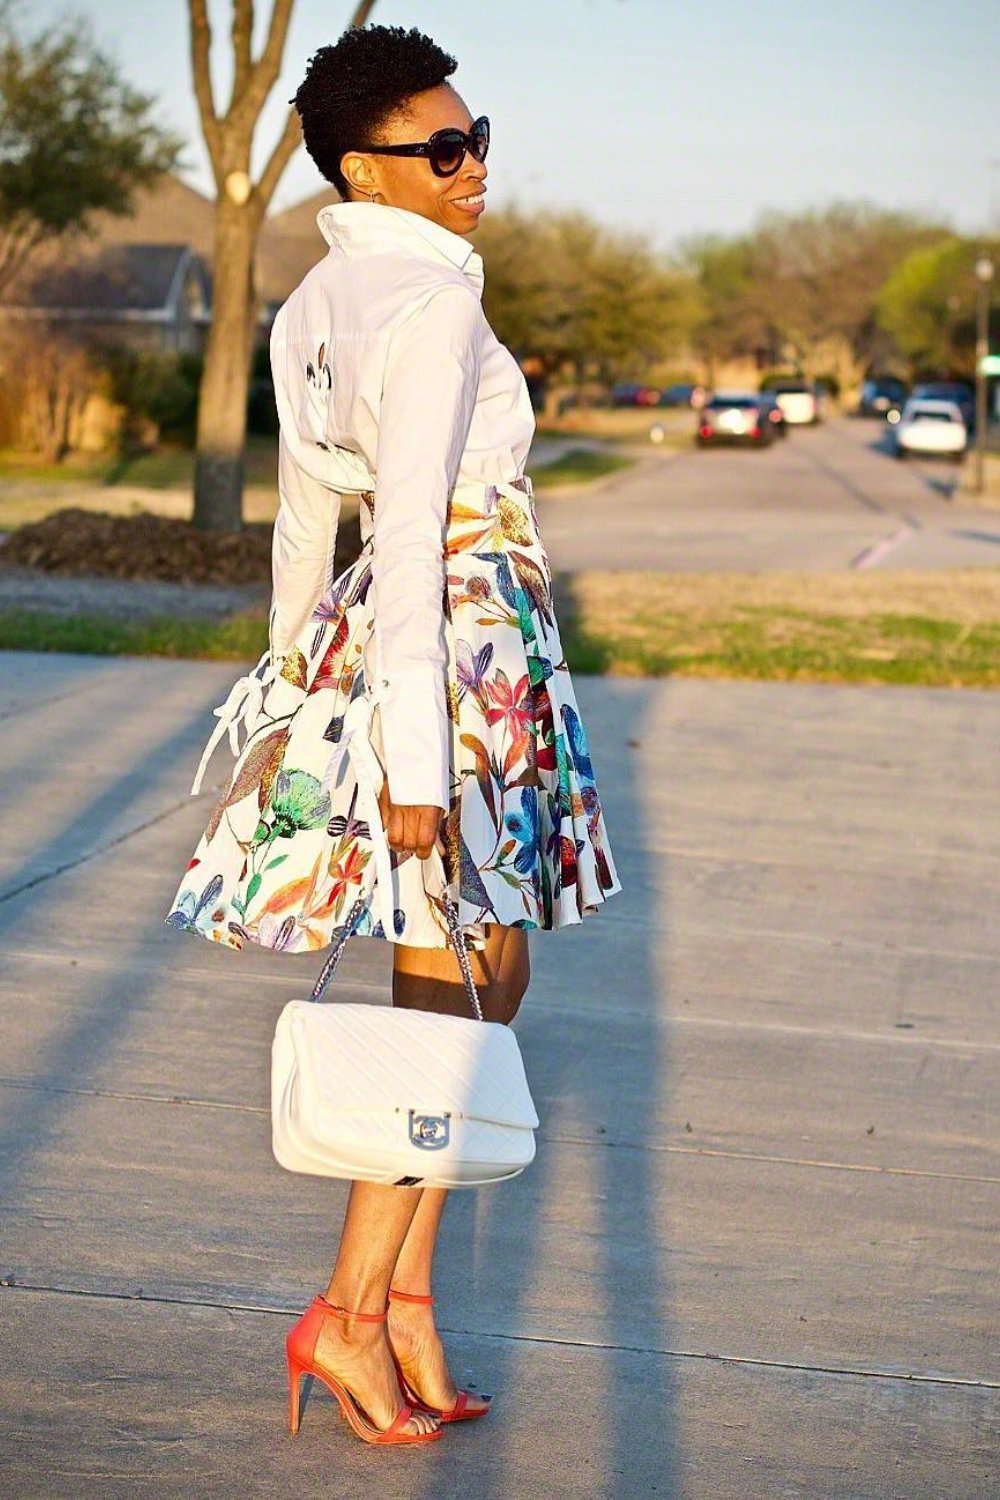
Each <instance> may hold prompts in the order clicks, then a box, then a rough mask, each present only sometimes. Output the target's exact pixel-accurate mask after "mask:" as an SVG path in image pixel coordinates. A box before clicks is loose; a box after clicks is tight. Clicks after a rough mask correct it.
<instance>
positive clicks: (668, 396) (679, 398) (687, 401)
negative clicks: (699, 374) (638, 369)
mask: <svg viewBox="0 0 1000 1500" xmlns="http://www.w3.org/2000/svg"><path fill="white" fill-rule="evenodd" d="M705 395H706V391H705V387H704V386H703V385H696V384H695V383H694V381H691V380H681V381H678V382H677V384H676V385H668V386H667V387H666V388H665V389H664V390H661V392H660V405H661V406H694V407H700V406H702V405H704V401H705Z"/></svg>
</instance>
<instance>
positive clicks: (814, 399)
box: [765, 377, 823, 427]
mask: <svg viewBox="0 0 1000 1500" xmlns="http://www.w3.org/2000/svg"><path fill="white" fill-rule="evenodd" d="M765 388H766V390H767V392H768V395H770V396H773V397H774V399H775V401H777V403H778V406H779V407H780V408H781V414H782V416H783V417H784V419H785V421H786V422H787V423H788V425H789V427H807V426H809V425H811V424H812V423H813V422H819V421H821V419H822V417H823V413H822V411H821V410H820V400H819V395H818V393H817V390H816V387H815V386H814V385H811V384H810V383H809V382H808V381H806V380H775V379H774V378H773V377H772V379H771V380H769V381H768V382H767V383H766V387H765Z"/></svg>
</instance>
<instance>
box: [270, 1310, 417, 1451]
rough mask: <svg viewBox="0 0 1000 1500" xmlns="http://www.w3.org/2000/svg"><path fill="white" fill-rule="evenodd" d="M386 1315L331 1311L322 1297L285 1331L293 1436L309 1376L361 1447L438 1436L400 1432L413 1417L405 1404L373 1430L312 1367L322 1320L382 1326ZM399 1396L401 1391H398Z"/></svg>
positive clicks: (352, 1401)
mask: <svg viewBox="0 0 1000 1500" xmlns="http://www.w3.org/2000/svg"><path fill="white" fill-rule="evenodd" d="M386 1316H387V1314H386V1313H384V1312H381V1313H360V1312H350V1311H349V1310H348V1309H347V1308H345V1307H335V1306H334V1305H333V1303H332V1302H327V1300H326V1298H325V1297H320V1296H317V1297H314V1298H313V1300H312V1302H311V1303H310V1304H309V1306H308V1307H307V1308H306V1311H305V1312H304V1313H303V1314H302V1316H301V1318H300V1319H299V1321H298V1322H297V1323H296V1324H295V1326H294V1327H293V1328H292V1329H290V1330H289V1333H288V1336H287V1338H286V1339H285V1357H286V1360H287V1362H288V1425H289V1428H290V1430H291V1431H292V1432H293V1433H296V1432H298V1430H299V1427H300V1426H301V1420H302V1418H301V1407H300V1396H301V1385H302V1376H303V1375H312V1376H313V1377H314V1379H316V1380H321V1381H322V1382H323V1384H324V1385H325V1386H326V1387H327V1389H328V1390H329V1391H330V1392H331V1394H332V1395H333V1396H334V1397H335V1398H336V1400H337V1401H338V1403H339V1405H340V1409H341V1411H342V1412H343V1414H344V1416H345V1417H346V1418H347V1420H348V1422H349V1423H350V1425H351V1428H352V1430H353V1431H354V1432H355V1433H356V1434H357V1436H358V1437H359V1438H361V1440H362V1441H363V1442H365V1443H430V1442H433V1440H434V1439H435V1438H439V1437H441V1436H442V1429H441V1428H440V1427H437V1428H433V1429H432V1430H431V1431H430V1432H404V1431H403V1428H404V1427H405V1426H406V1424H407V1422H409V1420H410V1418H411V1417H412V1416H413V1414H414V1407H413V1406H412V1405H410V1404H409V1403H408V1402H407V1403H404V1405H403V1406H402V1407H401V1408H400V1410H399V1411H398V1412H397V1414H396V1416H395V1418H394V1419H393V1421H392V1423H391V1424H390V1425H389V1426H388V1427H386V1428H385V1429H383V1428H380V1427H376V1426H375V1424H374V1422H373V1421H372V1420H371V1418H370V1417H369V1415H368V1413H367V1412H366V1411H365V1409H364V1407H363V1406H362V1405H361V1403H360V1402H359V1401H358V1400H357V1399H356V1397H355V1396H353V1395H352V1394H351V1392H350V1391H349V1390H348V1389H347V1387H346V1385H344V1384H342V1382H341V1381H339V1380H338V1379H337V1377H336V1376H335V1375H331V1374H330V1372H329V1371H327V1370H324V1369H322V1368H321V1367H320V1366H319V1365H317V1363H316V1345H317V1343H318V1342H319V1335H320V1330H321V1329H322V1327H323V1320H324V1318H327V1317H332V1318H357V1319H358V1321H359V1322H361V1323H384V1322H385V1320H386ZM400 1394H402V1387H401V1388H400Z"/></svg>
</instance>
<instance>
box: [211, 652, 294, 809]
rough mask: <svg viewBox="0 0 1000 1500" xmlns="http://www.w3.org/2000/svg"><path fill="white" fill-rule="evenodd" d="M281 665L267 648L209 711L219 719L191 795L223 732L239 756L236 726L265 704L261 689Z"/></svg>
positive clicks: (252, 717)
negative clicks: (226, 694) (223, 698)
mask: <svg viewBox="0 0 1000 1500" xmlns="http://www.w3.org/2000/svg"><path fill="white" fill-rule="evenodd" d="M280 667H281V663H280V661H279V662H273V661H271V652H270V649H268V650H267V651H265V652H264V654H263V656H262V657H261V659H260V661H259V662H258V663H257V665H256V666H255V667H254V669H253V671H252V672H248V673H247V674H246V676H245V677H240V678H238V679H237V681H236V682H234V683H233V685H232V687H231V688H230V690H229V696H228V698H227V699H226V701H225V703H220V705H219V707H218V708H214V709H213V710H212V712H213V713H214V714H215V717H216V718H217V719H218V721H219V722H218V724H216V726H215V728H214V729H213V730H212V733H211V734H210V735H209V737H208V743H207V744H206V746H205V748H204V750H203V751H202V754H201V760H200V761H199V762H198V769H197V771H196V772H195V778H194V781H193V782H192V784H191V795H192V797H194V796H197V794H198V792H200V791H201V783H202V779H203V777H204V775H205V772H206V771H207V770H208V763H209V761H210V760H211V759H212V755H213V754H214V752H215V747H216V745H218V743H219V741H220V740H221V739H222V736H223V735H224V734H226V733H228V735H229V747H230V749H231V750H232V752H233V755H234V756H238V755H239V753H240V740H239V726H240V725H241V724H245V723H246V721H247V720H253V719H254V718H256V716H257V715H258V714H259V713H260V711H261V708H262V707H263V704H264V689H265V688H267V687H269V686H270V684H271V683H272V682H273V681H274V679H275V678H276V677H277V675H278V672H279V670H280Z"/></svg>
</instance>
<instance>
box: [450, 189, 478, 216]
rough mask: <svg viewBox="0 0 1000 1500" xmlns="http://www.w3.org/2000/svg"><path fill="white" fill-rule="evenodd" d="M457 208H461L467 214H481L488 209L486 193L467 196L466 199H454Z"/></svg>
mask: <svg viewBox="0 0 1000 1500" xmlns="http://www.w3.org/2000/svg"><path fill="white" fill-rule="evenodd" d="M451 201H452V203H453V204H454V205H455V207H456V208H460V209H462V210H463V212H464V213H467V214H481V213H482V211H483V209H484V208H485V207H486V200H485V196H484V193H482V192H480V193H474V194H467V195H466V196H465V197H464V198H452V200H451Z"/></svg>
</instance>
